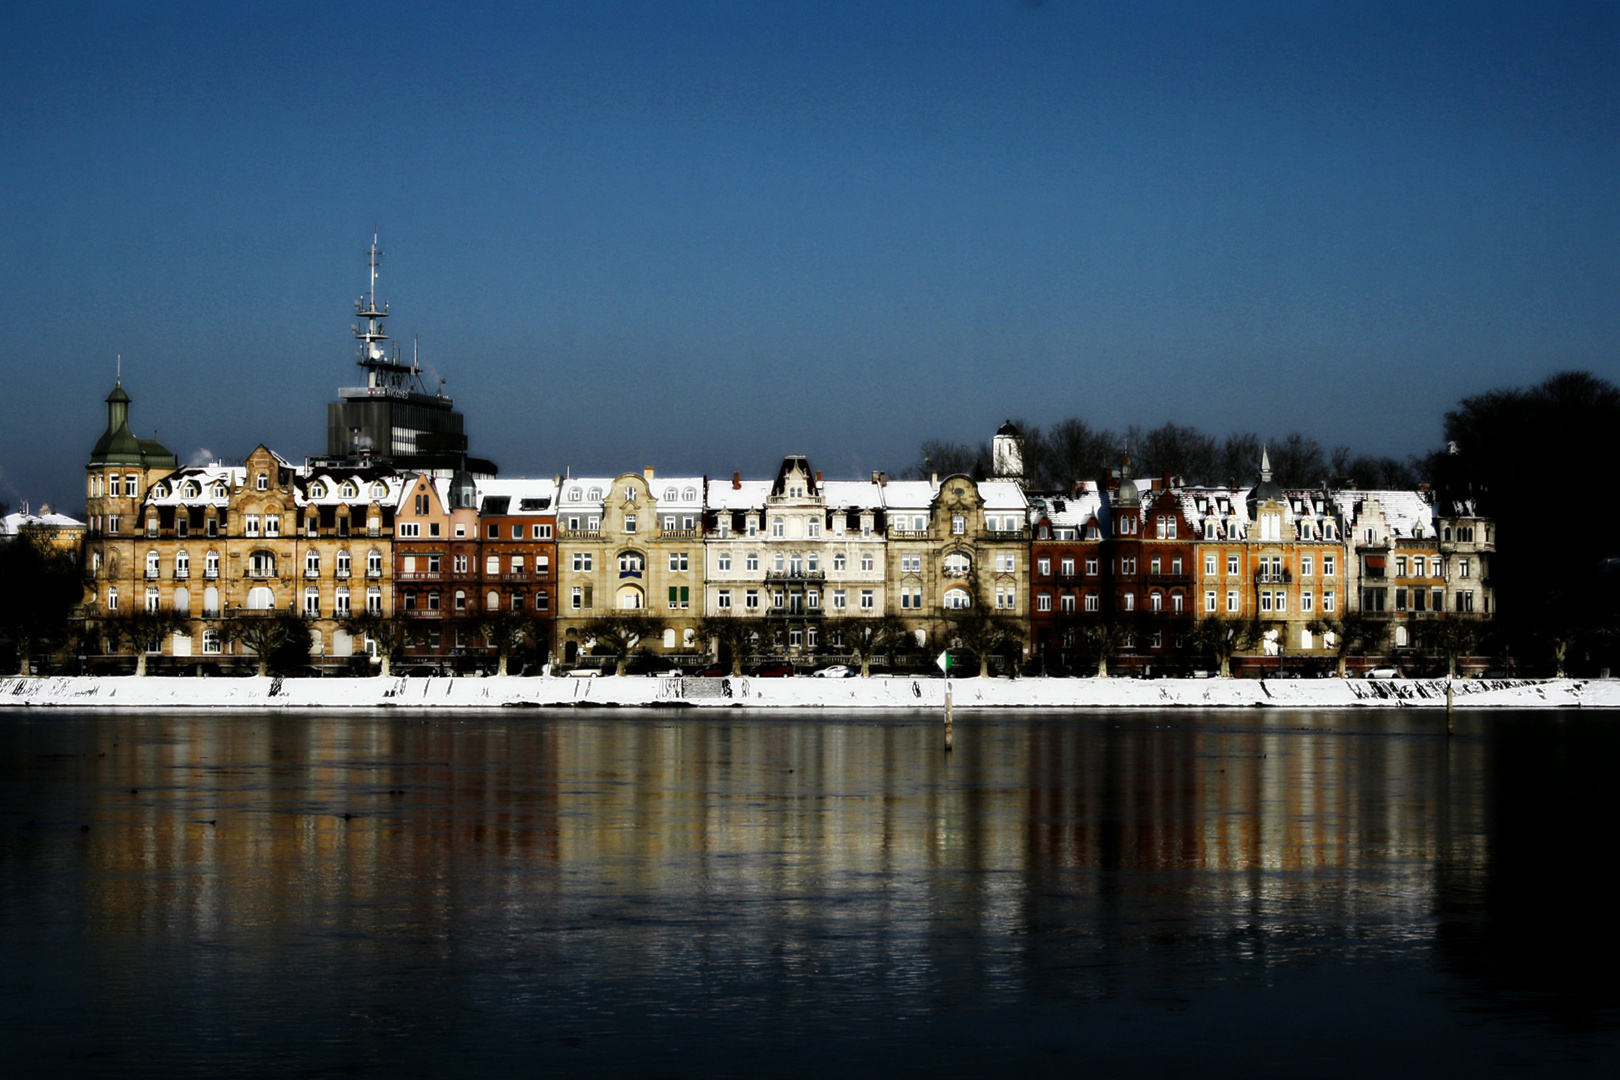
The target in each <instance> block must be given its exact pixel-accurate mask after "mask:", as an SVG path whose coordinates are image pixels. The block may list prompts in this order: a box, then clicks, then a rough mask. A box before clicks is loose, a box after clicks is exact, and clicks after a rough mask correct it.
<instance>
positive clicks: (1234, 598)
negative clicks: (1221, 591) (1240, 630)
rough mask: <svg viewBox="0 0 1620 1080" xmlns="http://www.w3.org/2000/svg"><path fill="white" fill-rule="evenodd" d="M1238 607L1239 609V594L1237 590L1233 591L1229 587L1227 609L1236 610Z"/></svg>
mask: <svg viewBox="0 0 1620 1080" xmlns="http://www.w3.org/2000/svg"><path fill="white" fill-rule="evenodd" d="M1237 609H1238V594H1237V593H1236V592H1235V591H1233V590H1231V589H1228V590H1227V592H1226V610H1227V611H1236V610H1237Z"/></svg>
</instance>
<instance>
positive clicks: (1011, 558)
mask: <svg viewBox="0 0 1620 1080" xmlns="http://www.w3.org/2000/svg"><path fill="white" fill-rule="evenodd" d="M1017 570H1018V556H1017V555H1012V554H1007V555H997V556H996V573H998V574H1011V573H1016V572H1017Z"/></svg>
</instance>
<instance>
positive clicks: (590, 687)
mask: <svg viewBox="0 0 1620 1080" xmlns="http://www.w3.org/2000/svg"><path fill="white" fill-rule="evenodd" d="M1447 681H1448V680H1445V679H1389V680H1371V679H1129V678H1113V679H1046V678H1021V679H1001V678H969V679H952V680H951V681H950V683H951V689H952V698H953V705H954V707H955V708H957V709H1043V708H1053V709H1097V708H1118V709H1133V708H1167V707H1182V708H1200V709H1252V708H1266V707H1272V708H1291V709H1299V708H1330V709H1341V708H1346V707H1357V706H1365V707H1372V708H1439V709H1444V708H1445V705H1446V684H1447ZM1450 683H1451V687H1452V695H1453V700H1454V702H1455V704H1456V706H1457V707H1458V708H1516V709H1524V708H1600V709H1610V708H1620V680H1611V679H1590V680H1589V679H1538V680H1531V679H1455V680H1450ZM944 695H945V680H943V679H939V678H907V677H876V678H871V679H813V678H783V679H769V678H767V679H761V678H748V677H740V678H724V679H715V678H689V677H683V676H662V677H641V676H623V677H606V678H594V679H577V678H565V677H556V678H550V677H540V678H519V677H507V678H467V677H445V678H425V679H424V678H399V677H391V678H356V679H343V678H335V679H281V678H275V677H270V678H214V679H197V678H172V677H161V676H148V677H144V678H136V677H134V676H125V677H69V676H63V677H47V678H7V679H0V708H24V707H52V708H73V709H177V708H179V709H184V708H198V709H350V708H353V709H376V708H411V709H489V708H551V707H566V706H645V707H683V706H690V707H696V708H726V707H747V708H839V709H852V708H853V709H917V708H941V707H942V706H943V704H944Z"/></svg>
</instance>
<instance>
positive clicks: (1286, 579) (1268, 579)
mask: <svg viewBox="0 0 1620 1080" xmlns="http://www.w3.org/2000/svg"><path fill="white" fill-rule="evenodd" d="M1254 580H1255V584H1257V585H1290V584H1292V583H1293V581H1294V572H1293V571H1292V570H1290V569H1288V568H1287V567H1284V568H1283V569H1281V570H1256V571H1255V572H1254Z"/></svg>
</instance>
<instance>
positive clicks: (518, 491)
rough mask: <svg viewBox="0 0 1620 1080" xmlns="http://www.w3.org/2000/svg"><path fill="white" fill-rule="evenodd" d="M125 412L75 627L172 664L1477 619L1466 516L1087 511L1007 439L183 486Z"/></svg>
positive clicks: (1259, 505)
mask: <svg viewBox="0 0 1620 1080" xmlns="http://www.w3.org/2000/svg"><path fill="white" fill-rule="evenodd" d="M128 406H129V400H128V395H127V394H126V393H125V392H124V390H123V388H122V387H121V386H120V387H118V388H116V389H115V390H114V391H113V393H112V395H110V396H109V398H108V431H107V433H106V434H105V435H104V436H103V438H102V440H101V442H100V443H98V445H97V450H96V452H94V453H93V454H92V455H91V461H90V464H89V469H88V479H87V487H86V509H87V516H88V521H87V530H86V539H85V543H84V550H85V558H86V560H87V567H88V569H89V571H90V574H91V579H92V582H93V596H92V597H91V598H90V599H89V601H88V602H87V605H86V614H87V615H98V616H104V615H109V614H117V613H119V612H121V611H128V610H131V609H147V610H172V611H175V612H179V613H182V614H184V615H186V616H188V617H189V618H190V620H191V624H192V625H191V628H190V630H189V631H188V632H183V633H177V634H175V635H173V637H172V638H171V639H170V640H169V641H168V642H166V643H165V644H164V646H163V647H162V651H163V652H164V653H167V654H172V655H175V656H182V657H185V656H194V655H202V656H208V655H220V654H224V653H226V652H227V651H229V650H230V649H231V648H232V645H231V641H230V637H231V635H230V634H229V633H228V626H227V621H228V620H229V619H231V618H234V617H239V616H241V615H242V614H243V613H248V614H253V613H261V612H270V611H288V612H294V613H297V614H299V615H301V616H303V617H305V618H306V619H308V620H309V623H310V627H311V631H312V639H313V646H312V653H313V654H314V655H315V656H316V657H317V658H328V659H329V660H330V661H331V662H336V663H342V662H344V661H343V659H342V658H345V657H348V656H351V655H354V654H355V653H356V652H357V651H363V650H364V648H365V644H364V643H363V642H361V643H357V642H355V641H353V640H351V639H350V637H349V635H348V634H347V633H346V632H345V631H344V628H343V624H344V622H345V621H346V620H347V619H348V618H349V617H350V616H351V615H353V614H355V613H357V612H360V611H368V612H372V613H375V614H400V615H404V616H407V617H409V618H410V619H411V620H413V621H414V623H415V624H416V625H417V626H418V627H419V630H418V631H417V632H416V633H415V634H414V635H413V638H414V643H413V645H412V646H411V647H410V648H409V649H408V650H407V655H408V656H416V657H420V658H422V659H423V660H424V661H426V662H443V661H445V660H448V659H451V658H454V657H477V656H479V655H480V654H481V650H482V645H483V643H482V641H481V639H480V638H479V636H478V634H477V632H476V630H475V628H474V624H475V623H476V621H477V619H478V618H479V616H481V615H482V614H484V613H486V612H489V611H495V610H499V611H515V612H523V613H527V614H528V615H530V616H532V617H533V618H535V619H537V620H540V621H541V623H542V624H544V625H547V626H549V627H551V630H550V632H549V633H547V634H545V635H544V636H545V638H546V640H547V643H548V650H549V651H552V652H554V654H555V657H556V659H557V660H559V661H562V662H564V663H573V662H577V661H578V659H579V656H580V653H581V651H582V650H584V651H587V652H588V646H589V644H590V641H589V638H588V636H587V635H586V624H587V622H588V621H589V620H590V619H592V618H594V617H597V616H601V615H604V614H609V613H615V612H624V611H639V612H646V613H649V614H656V615H658V616H661V617H662V618H663V620H664V623H665V628H664V630H663V635H662V639H661V640H654V641H652V642H649V643H648V644H649V646H650V647H652V648H653V649H655V650H657V651H661V652H663V653H666V654H672V655H676V656H681V657H685V658H688V659H690V660H692V661H694V662H696V661H698V660H699V659H700V658H702V657H703V656H705V655H707V654H708V653H709V652H710V642H709V641H707V640H704V639H703V638H702V636H701V634H700V632H699V626H698V623H699V620H700V619H703V618H705V617H733V618H757V619H760V620H764V621H765V622H766V623H767V624H770V625H772V626H773V627H774V628H775V629H776V630H778V631H779V632H776V633H773V634H771V635H770V640H771V641H772V642H779V643H780V646H781V647H782V648H783V649H785V651H786V652H787V654H788V655H789V656H790V657H792V658H796V659H804V660H809V659H811V658H813V657H814V658H827V657H830V656H835V655H838V654H839V652H840V642H839V641H838V640H836V637H835V636H829V635H830V634H831V635H835V634H836V632H837V630H838V628H839V627H841V626H845V625H848V624H847V622H846V620H849V619H866V618H875V617H880V616H893V617H895V618H898V619H900V620H903V621H904V622H905V623H906V625H907V628H908V629H909V630H911V631H912V632H913V634H914V636H915V641H916V644H917V645H918V647H919V648H921V649H923V650H930V651H931V650H936V649H938V648H941V647H944V646H945V645H948V644H950V638H951V635H952V628H953V626H955V625H956V624H957V623H959V622H960V620H961V619H962V618H964V617H966V616H970V615H972V614H974V613H981V612H982V613H986V614H990V615H993V616H997V617H1001V618H1003V619H1006V620H1009V621H1010V622H1011V623H1013V624H1016V627H1017V630H1018V636H1019V638H1020V639H1021V643H1022V645H1021V651H1022V652H1023V653H1024V654H1025V655H1026V656H1027V657H1029V658H1032V659H1041V660H1044V661H1046V662H1048V663H1049V664H1060V663H1071V662H1075V661H1077V660H1078V658H1079V656H1080V654H1081V653H1083V652H1084V651H1085V646H1084V642H1083V641H1082V640H1080V639H1081V638H1083V637H1084V635H1083V634H1079V632H1080V631H1081V630H1082V629H1083V628H1084V627H1085V625H1086V624H1087V623H1090V622H1104V621H1106V622H1112V623H1116V624H1119V625H1121V626H1122V627H1124V629H1125V631H1126V633H1125V634H1124V636H1123V637H1122V638H1121V640H1120V642H1119V645H1118V648H1119V651H1120V654H1121V656H1122V657H1124V658H1127V659H1131V660H1133V661H1134V662H1135V663H1137V664H1140V665H1146V666H1153V667H1157V668H1159V669H1174V668H1177V667H1187V666H1201V665H1200V664H1199V662H1198V660H1199V658H1198V657H1196V656H1195V655H1193V654H1192V653H1191V652H1190V651H1189V646H1188V642H1187V640H1186V639H1187V635H1188V631H1189V630H1190V628H1191V627H1192V626H1193V624H1194V623H1196V621H1197V620H1199V619H1203V618H1207V617H1211V616H1218V617H1221V618H1232V619H1243V620H1249V619H1259V620H1261V621H1262V622H1263V623H1265V624H1266V631H1267V632H1266V636H1265V638H1264V640H1263V641H1262V642H1260V643H1257V644H1256V647H1255V651H1256V652H1257V653H1259V654H1260V655H1265V656H1279V655H1285V656H1312V655H1318V656H1327V655H1331V653H1332V651H1333V650H1332V646H1331V644H1330V643H1329V642H1325V641H1324V640H1323V639H1322V634H1321V633H1320V624H1321V623H1323V622H1331V621H1333V620H1335V619H1337V618H1339V617H1341V616H1342V615H1343V614H1344V613H1347V612H1361V613H1366V614H1372V615H1376V616H1378V617H1381V618H1382V619H1385V620H1387V621H1388V625H1389V640H1388V644H1389V645H1390V646H1391V647H1393V648H1396V649H1399V648H1402V647H1405V646H1408V645H1409V644H1411V640H1412V639H1411V635H1412V633H1413V630H1414V627H1413V624H1414V623H1417V622H1419V621H1421V620H1423V619H1425V618H1431V617H1434V616H1436V615H1440V614H1443V613H1458V614H1464V615H1468V614H1473V615H1478V616H1481V617H1483V616H1488V615H1490V614H1491V611H1492V597H1491V591H1490V579H1489V558H1490V553H1491V551H1492V549H1493V547H1494V542H1493V538H1492V524H1491V523H1490V522H1489V521H1485V520H1482V519H1480V518H1478V517H1477V516H1476V515H1475V514H1473V512H1472V509H1471V507H1469V506H1467V505H1465V504H1451V505H1446V504H1445V503H1444V502H1443V501H1442V500H1440V499H1438V498H1437V497H1436V496H1435V495H1434V494H1433V493H1432V492H1428V491H1355V490H1315V489H1284V488H1282V487H1280V486H1279V485H1277V484H1276V483H1275V482H1273V481H1272V480H1271V479H1270V472H1269V468H1267V465H1266V462H1265V461H1264V460H1262V462H1261V463H1260V464H1261V468H1260V479H1259V482H1258V483H1256V484H1254V485H1253V486H1249V487H1238V488H1228V487H1196V486H1183V485H1179V484H1177V483H1175V482H1174V481H1173V480H1172V479H1166V478H1160V479H1158V480H1153V481H1143V480H1137V479H1134V478H1133V477H1132V476H1131V474H1130V469H1129V464H1128V462H1127V463H1125V464H1124V466H1123V467H1122V469H1121V470H1120V474H1119V477H1118V480H1117V482H1116V483H1114V484H1112V485H1110V486H1109V487H1107V488H1106V489H1103V488H1100V487H1099V486H1098V485H1097V484H1096V483H1094V482H1089V481H1088V482H1082V483H1078V484H1076V485H1074V486H1073V488H1072V489H1071V490H1069V491H1066V492H1061V493H1053V492H1045V493H1042V492H1031V491H1028V490H1027V489H1026V487H1025V485H1024V483H1023V478H1022V476H1021V475H1020V474H1021V469H1020V468H1019V462H1020V461H1021V449H1022V448H1021V444H1020V439H1019V436H1018V433H1017V432H1016V430H1014V429H1013V428H1012V427H1011V426H1010V425H1008V426H1006V427H1004V428H1003V429H1002V430H1001V431H1000V432H999V433H998V434H997V435H996V436H995V439H994V446H995V460H996V462H997V464H998V469H997V471H998V473H1001V474H1002V475H999V476H998V477H997V478H995V479H989V480H975V479H973V478H971V477H968V476H964V475H954V476H946V477H933V478H930V479H928V480H890V479H888V478H887V477H885V476H884V475H882V474H876V475H873V476H871V477H869V478H867V479H861V480H827V479H825V478H823V476H822V475H821V474H820V473H819V472H818V471H816V470H815V469H814V468H813V467H812V466H811V463H810V462H809V461H808V460H807V459H806V458H804V457H802V456H789V457H786V458H784V459H783V460H782V462H781V464H780V467H779V468H778V470H777V472H776V475H775V476H774V478H770V479H744V478H743V477H741V476H740V475H735V474H734V475H733V476H731V477H728V478H721V479H715V478H711V477H706V476H669V477H664V476H660V475H658V474H657V473H656V472H655V471H654V470H653V469H650V468H649V469H645V470H642V471H638V472H629V473H623V474H620V475H618V476H593V477H545V478H536V479H504V478H495V477H489V476H483V477H480V476H475V475H474V474H472V473H471V472H470V471H468V470H454V471H452V472H450V475H435V474H434V473H433V472H429V471H414V470H411V469H409V468H401V467H398V466H397V465H394V464H384V463H353V464H344V463H342V462H326V463H321V462H305V463H303V464H295V463H294V462H292V461H290V460H288V459H287V458H284V457H282V456H280V455H278V454H276V453H274V452H273V451H271V450H269V449H267V448H265V447H263V446H261V447H258V448H257V449H255V450H254V451H253V452H252V453H251V454H249V455H248V456H247V458H246V459H245V460H244V461H243V462H242V463H241V464H229V465H227V464H221V463H215V464H209V465H201V466H184V467H181V466H179V465H178V464H177V463H176V462H175V460H174V458H173V456H172V455H170V454H168V453H167V451H165V450H163V449H162V448H161V447H156V446H155V445H152V444H142V443H140V442H139V441H137V440H134V439H133V438H132V437H126V433H127V431H128ZM1313 627H1315V629H1313ZM1077 635H1079V636H1078V637H1077Z"/></svg>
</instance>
